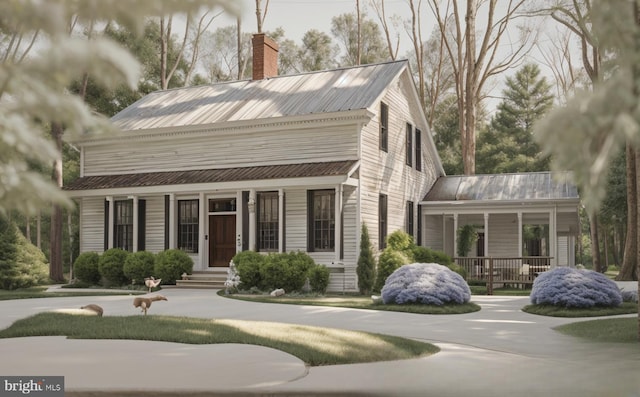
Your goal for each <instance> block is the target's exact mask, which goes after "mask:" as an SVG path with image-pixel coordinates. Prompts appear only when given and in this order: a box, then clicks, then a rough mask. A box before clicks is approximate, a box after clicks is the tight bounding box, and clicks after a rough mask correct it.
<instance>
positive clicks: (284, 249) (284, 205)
mask: <svg viewBox="0 0 640 397" xmlns="http://www.w3.org/2000/svg"><path fill="white" fill-rule="evenodd" d="M285 197H286V195H285V193H284V192H282V216H281V218H282V225H280V227H281V228H282V252H287V216H286V215H287V200H285Z"/></svg>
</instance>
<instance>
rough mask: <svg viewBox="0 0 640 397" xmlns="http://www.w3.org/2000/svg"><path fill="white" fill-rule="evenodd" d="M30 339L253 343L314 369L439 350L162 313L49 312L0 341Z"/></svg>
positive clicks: (388, 339) (334, 332) (382, 338)
mask: <svg viewBox="0 0 640 397" xmlns="http://www.w3.org/2000/svg"><path fill="white" fill-rule="evenodd" d="M25 336H68V337H69V338H74V339H132V340H152V341H165V342H177V343H189V344H214V343H241V344H252V345H259V346H266V347H270V348H274V349H278V350H281V351H284V352H287V353H289V354H292V355H294V356H296V357H298V358H299V359H300V360H302V361H304V362H305V363H306V364H307V365H311V366H318V365H334V364H353V363H365V362H374V361H390V360H402V359H409V358H417V357H422V356H426V355H431V354H434V353H436V352H438V351H439V349H438V348H437V347H436V346H434V345H431V344H429V343H424V342H419V341H416V340H411V339H405V338H400V337H395V336H389V335H381V334H372V333H367V332H356V331H347V330H340V329H332V328H319V327H308V326H302V325H294V324H282V323H272V322H259V321H241V320H224V319H198V318H190V317H172V316H156V315H148V316H126V317H118V316H113V317H111V316H106V317H97V316H86V315H84V316H83V315H73V314H65V313H53V312H48V313H39V314H36V315H34V316H31V317H28V318H25V319H22V320H18V321H16V322H15V323H13V324H12V325H11V326H10V327H9V328H7V329H4V330H2V331H0V338H12V337H25Z"/></svg>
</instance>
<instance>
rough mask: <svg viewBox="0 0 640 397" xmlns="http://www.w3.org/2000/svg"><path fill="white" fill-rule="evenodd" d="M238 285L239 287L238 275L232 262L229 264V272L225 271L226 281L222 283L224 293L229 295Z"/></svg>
mask: <svg viewBox="0 0 640 397" xmlns="http://www.w3.org/2000/svg"><path fill="white" fill-rule="evenodd" d="M238 285H240V275H239V274H238V270H237V269H236V265H235V263H233V260H232V261H231V262H229V270H227V279H226V280H225V282H224V287H225V293H226V294H230V293H231V292H234V291H237V290H238Z"/></svg>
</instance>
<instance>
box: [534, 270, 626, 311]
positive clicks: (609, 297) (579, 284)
mask: <svg viewBox="0 0 640 397" xmlns="http://www.w3.org/2000/svg"><path fill="white" fill-rule="evenodd" d="M531 303H532V304H534V305H545V304H546V305H554V306H563V307H594V306H618V305H620V304H621V303H622V295H621V294H620V290H619V289H618V286H617V284H616V283H615V282H614V281H612V280H610V279H608V278H607V277H606V276H605V275H603V274H601V273H598V272H594V271H592V270H580V269H574V268H569V267H557V268H555V269H552V270H549V271H546V272H543V273H542V274H540V275H539V276H538V277H537V278H536V279H535V281H534V282H533V288H532V290H531Z"/></svg>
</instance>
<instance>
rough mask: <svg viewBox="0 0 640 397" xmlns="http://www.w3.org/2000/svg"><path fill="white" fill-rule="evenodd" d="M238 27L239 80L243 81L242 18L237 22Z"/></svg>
mask: <svg viewBox="0 0 640 397" xmlns="http://www.w3.org/2000/svg"><path fill="white" fill-rule="evenodd" d="M236 26H237V27H238V29H237V31H238V80H241V79H242V23H241V20H240V17H238V19H237V20H236Z"/></svg>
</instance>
